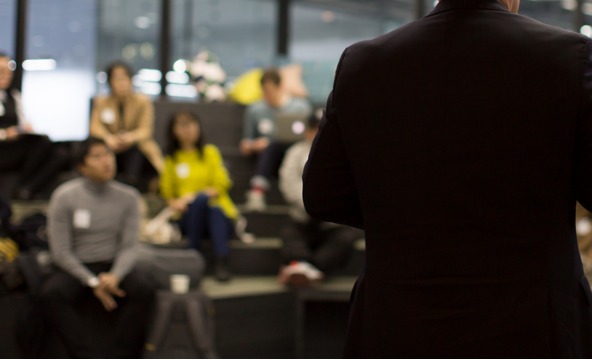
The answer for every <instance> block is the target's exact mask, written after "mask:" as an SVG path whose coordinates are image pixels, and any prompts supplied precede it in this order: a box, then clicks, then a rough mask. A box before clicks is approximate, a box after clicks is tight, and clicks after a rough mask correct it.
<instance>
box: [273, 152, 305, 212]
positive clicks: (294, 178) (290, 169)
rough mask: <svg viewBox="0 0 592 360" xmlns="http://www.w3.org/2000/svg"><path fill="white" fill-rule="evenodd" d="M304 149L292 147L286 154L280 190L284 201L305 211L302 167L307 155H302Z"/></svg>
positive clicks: (281, 168)
mask: <svg viewBox="0 0 592 360" xmlns="http://www.w3.org/2000/svg"><path fill="white" fill-rule="evenodd" d="M302 150H303V148H302V147H301V146H300V143H299V144H296V145H294V146H292V147H291V148H290V149H288V151H287V152H286V156H285V157H284V160H283V161H282V166H281V167H280V172H279V174H280V179H279V188H280V191H281V192H282V195H284V199H286V201H287V202H288V203H289V204H292V205H295V206H298V207H299V208H301V209H304V201H303V200H302V170H303V169H302V167H303V161H304V160H305V159H306V158H305V156H306V155H307V154H303V153H302Z"/></svg>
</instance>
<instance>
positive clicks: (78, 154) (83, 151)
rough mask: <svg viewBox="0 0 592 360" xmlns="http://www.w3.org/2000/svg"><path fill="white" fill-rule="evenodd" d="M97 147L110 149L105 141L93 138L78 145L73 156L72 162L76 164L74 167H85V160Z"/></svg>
mask: <svg viewBox="0 0 592 360" xmlns="http://www.w3.org/2000/svg"><path fill="white" fill-rule="evenodd" d="M96 145H102V146H105V147H108V146H107V143H106V142H105V140H103V139H100V138H97V137H93V136H91V137H89V138H88V139H86V140H84V141H83V142H80V143H78V144H76V146H75V148H74V151H73V154H72V162H73V163H74V166H75V167H78V166H79V165H84V160H85V159H86V157H87V156H88V154H89V153H90V149H91V148H92V147H93V146H96Z"/></svg>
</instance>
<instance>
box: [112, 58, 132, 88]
mask: <svg viewBox="0 0 592 360" xmlns="http://www.w3.org/2000/svg"><path fill="white" fill-rule="evenodd" d="M117 68H121V69H123V70H124V71H125V73H126V74H127V76H128V77H129V78H130V79H131V78H132V77H134V71H133V70H132V68H131V66H129V65H128V64H127V63H125V62H123V61H120V60H117V61H113V62H112V63H110V64H109V65H108V66H107V69H106V70H105V72H106V73H107V84H109V86H111V79H112V78H113V72H114V71H115V69H117Z"/></svg>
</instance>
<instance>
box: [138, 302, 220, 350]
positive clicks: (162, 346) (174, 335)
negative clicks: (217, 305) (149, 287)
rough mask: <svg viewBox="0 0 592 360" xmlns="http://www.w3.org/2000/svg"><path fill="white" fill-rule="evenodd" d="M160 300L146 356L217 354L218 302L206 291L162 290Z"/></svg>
mask: <svg viewBox="0 0 592 360" xmlns="http://www.w3.org/2000/svg"><path fill="white" fill-rule="evenodd" d="M156 304H157V306H156V313H155V317H154V321H153V324H152V326H151V329H150V332H149V335H148V339H147V341H146V347H145V350H144V358H145V359H173V358H202V359H214V358H217V354H216V351H215V349H214V306H213V304H212V301H211V300H210V298H208V296H207V295H206V294H205V293H203V292H202V291H201V290H193V291H190V292H188V293H186V294H175V293H172V292H170V291H159V293H158V296H157V303H156Z"/></svg>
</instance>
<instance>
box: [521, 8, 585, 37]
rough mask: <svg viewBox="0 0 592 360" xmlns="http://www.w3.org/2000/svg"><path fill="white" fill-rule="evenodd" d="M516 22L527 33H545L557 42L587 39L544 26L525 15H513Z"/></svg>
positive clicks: (547, 25)
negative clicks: (520, 24)
mask: <svg viewBox="0 0 592 360" xmlns="http://www.w3.org/2000/svg"><path fill="white" fill-rule="evenodd" d="M515 19H516V21H519V22H521V23H522V25H523V27H524V29H525V30H527V31H531V32H534V33H545V34H547V35H550V36H552V38H553V39H557V40H558V41H565V40H567V39H571V40H576V41H582V42H586V41H588V40H589V38H588V37H587V36H585V35H582V34H580V33H577V32H574V31H569V30H565V29H562V28H560V27H558V26H555V25H550V24H545V23H543V22H541V21H539V20H536V19H533V18H531V17H528V16H525V15H519V14H518V15H515Z"/></svg>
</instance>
